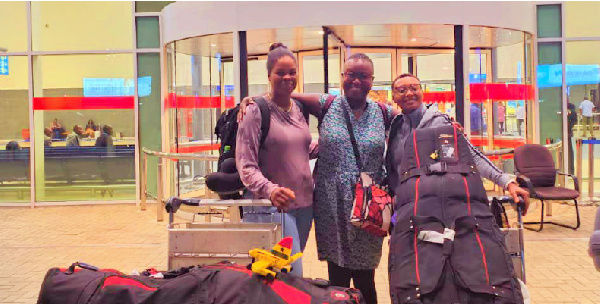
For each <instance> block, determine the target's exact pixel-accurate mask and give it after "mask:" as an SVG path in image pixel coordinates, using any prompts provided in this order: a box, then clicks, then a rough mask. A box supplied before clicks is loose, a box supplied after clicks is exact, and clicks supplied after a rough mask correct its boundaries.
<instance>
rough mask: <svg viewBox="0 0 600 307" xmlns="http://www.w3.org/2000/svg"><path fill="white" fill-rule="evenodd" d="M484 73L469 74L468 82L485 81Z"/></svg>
mask: <svg viewBox="0 0 600 307" xmlns="http://www.w3.org/2000/svg"><path fill="white" fill-rule="evenodd" d="M486 77H487V75H486V74H469V83H485V79H486Z"/></svg>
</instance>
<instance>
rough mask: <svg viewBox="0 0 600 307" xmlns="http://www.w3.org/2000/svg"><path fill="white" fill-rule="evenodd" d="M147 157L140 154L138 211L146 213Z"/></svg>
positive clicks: (143, 153)
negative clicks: (140, 188)
mask: <svg viewBox="0 0 600 307" xmlns="http://www.w3.org/2000/svg"><path fill="white" fill-rule="evenodd" d="M146 176H148V155H147V154H146V153H145V152H142V176H141V177H142V178H141V181H142V191H141V193H140V209H141V210H142V211H146V201H147V198H148V187H147V186H146V185H147V184H148V179H147V178H146Z"/></svg>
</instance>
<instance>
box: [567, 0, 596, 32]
mask: <svg viewBox="0 0 600 307" xmlns="http://www.w3.org/2000/svg"><path fill="white" fill-rule="evenodd" d="M563 5H564V6H565V32H566V36H567V37H598V36H600V18H598V17H600V2H598V1H565V2H564V4H563Z"/></svg>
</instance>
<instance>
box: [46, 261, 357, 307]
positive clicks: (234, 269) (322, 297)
mask: <svg viewBox="0 0 600 307" xmlns="http://www.w3.org/2000/svg"><path fill="white" fill-rule="evenodd" d="M77 266H79V267H81V268H76V267H77ZM163 275H164V278H153V277H149V276H143V275H139V276H138V275H135V276H133V275H125V274H123V273H120V272H118V271H115V270H100V269H98V268H96V267H93V266H90V265H87V264H83V263H75V264H73V265H72V266H71V267H69V268H68V269H59V268H52V269H50V270H49V271H48V273H47V274H46V277H45V278H44V281H43V283H42V288H41V291H40V295H39V297H38V304H74V303H77V304H137V303H143V304H179V303H187V304H232V303H233V304H269V303H271V304H274V303H299V304H311V303H312V304H315V303H329V304H356V303H364V299H363V297H362V295H361V294H360V292H359V291H358V290H356V289H348V288H342V287H334V286H329V282H328V281H325V280H319V279H317V280H313V279H308V278H299V277H296V276H293V275H289V274H286V273H281V274H278V275H277V278H275V279H274V280H267V279H265V278H264V277H263V276H259V275H256V274H253V273H252V271H250V270H248V269H247V268H246V267H245V266H240V265H237V264H233V263H231V262H222V263H218V264H215V265H204V266H198V267H189V268H181V269H179V270H176V271H169V272H164V273H163Z"/></svg>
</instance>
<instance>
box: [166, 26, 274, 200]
mask: <svg viewBox="0 0 600 307" xmlns="http://www.w3.org/2000/svg"><path fill="white" fill-rule="evenodd" d="M232 43H233V34H231V33H224V34H216V35H208V36H203V37H195V38H190V39H185V40H181V41H177V42H175V43H174V44H170V45H169V46H168V47H167V52H168V62H167V67H168V74H169V76H170V77H169V78H170V80H169V95H168V99H167V106H166V107H167V108H168V110H167V114H168V117H169V118H168V121H169V122H168V125H169V127H170V129H171V132H170V134H171V135H173V136H174V137H173V139H174V140H175V141H174V144H173V145H174V146H173V147H172V148H171V151H173V152H178V153H204V154H217V153H216V150H217V149H218V148H219V145H218V144H217V139H216V136H215V135H214V127H215V124H216V122H217V118H218V116H220V115H221V111H222V110H224V109H226V108H232V107H233V106H234V99H233V98H234V97H233V96H234V94H233V90H234V88H233V84H232V83H231V84H228V82H233V65H232V64H231V60H230V59H231V57H232V50H231V46H232ZM223 58H225V59H227V61H226V62H224V60H223ZM264 67H265V66H263V71H265V68H264ZM264 75H266V74H264ZM263 92H264V91H263ZM169 163H170V162H169ZM215 166H216V165H213V164H212V163H205V162H204V161H197V160H178V161H177V162H176V163H174V165H173V173H174V176H173V177H171V178H172V180H173V183H174V184H173V187H174V189H173V193H174V194H175V195H181V196H184V197H187V196H202V195H204V192H203V191H204V189H203V187H204V185H203V180H204V179H203V177H204V176H205V175H206V174H207V173H208V172H210V171H211V169H212V170H214V169H216V167H215ZM198 193H200V194H198Z"/></svg>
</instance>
